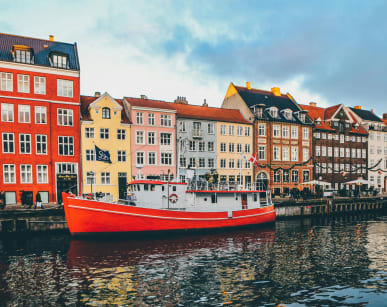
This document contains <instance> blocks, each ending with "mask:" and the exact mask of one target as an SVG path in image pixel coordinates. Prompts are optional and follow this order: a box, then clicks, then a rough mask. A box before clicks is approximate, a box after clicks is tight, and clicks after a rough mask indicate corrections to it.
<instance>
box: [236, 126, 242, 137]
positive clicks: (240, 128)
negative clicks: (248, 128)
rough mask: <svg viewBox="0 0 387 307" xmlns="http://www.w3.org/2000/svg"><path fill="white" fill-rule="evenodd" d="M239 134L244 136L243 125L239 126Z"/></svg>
mask: <svg viewBox="0 0 387 307" xmlns="http://www.w3.org/2000/svg"><path fill="white" fill-rule="evenodd" d="M237 135H238V136H243V127H241V126H238V127H237Z"/></svg>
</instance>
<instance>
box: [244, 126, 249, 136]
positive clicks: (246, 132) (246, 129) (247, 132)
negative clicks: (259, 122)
mask: <svg viewBox="0 0 387 307" xmlns="http://www.w3.org/2000/svg"><path fill="white" fill-rule="evenodd" d="M245 136H250V127H245Z"/></svg>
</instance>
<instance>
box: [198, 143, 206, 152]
mask: <svg viewBox="0 0 387 307" xmlns="http://www.w3.org/2000/svg"><path fill="white" fill-rule="evenodd" d="M205 145H206V143H205V142H199V151H205Z"/></svg>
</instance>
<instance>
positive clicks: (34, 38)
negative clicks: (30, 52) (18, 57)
mask: <svg viewBox="0 0 387 307" xmlns="http://www.w3.org/2000/svg"><path fill="white" fill-rule="evenodd" d="M0 35H7V36H13V37H19V38H26V39H33V40H37V41H44V42H51V43H60V44H66V45H72V46H73V45H74V44H75V43H74V44H72V43H66V42H60V41H50V39H44V38H36V37H29V36H23V35H15V34H9V33H3V32H0Z"/></svg>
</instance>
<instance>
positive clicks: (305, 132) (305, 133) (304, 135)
mask: <svg viewBox="0 0 387 307" xmlns="http://www.w3.org/2000/svg"><path fill="white" fill-rule="evenodd" d="M302 138H303V139H304V140H308V139H309V129H308V128H302Z"/></svg>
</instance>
